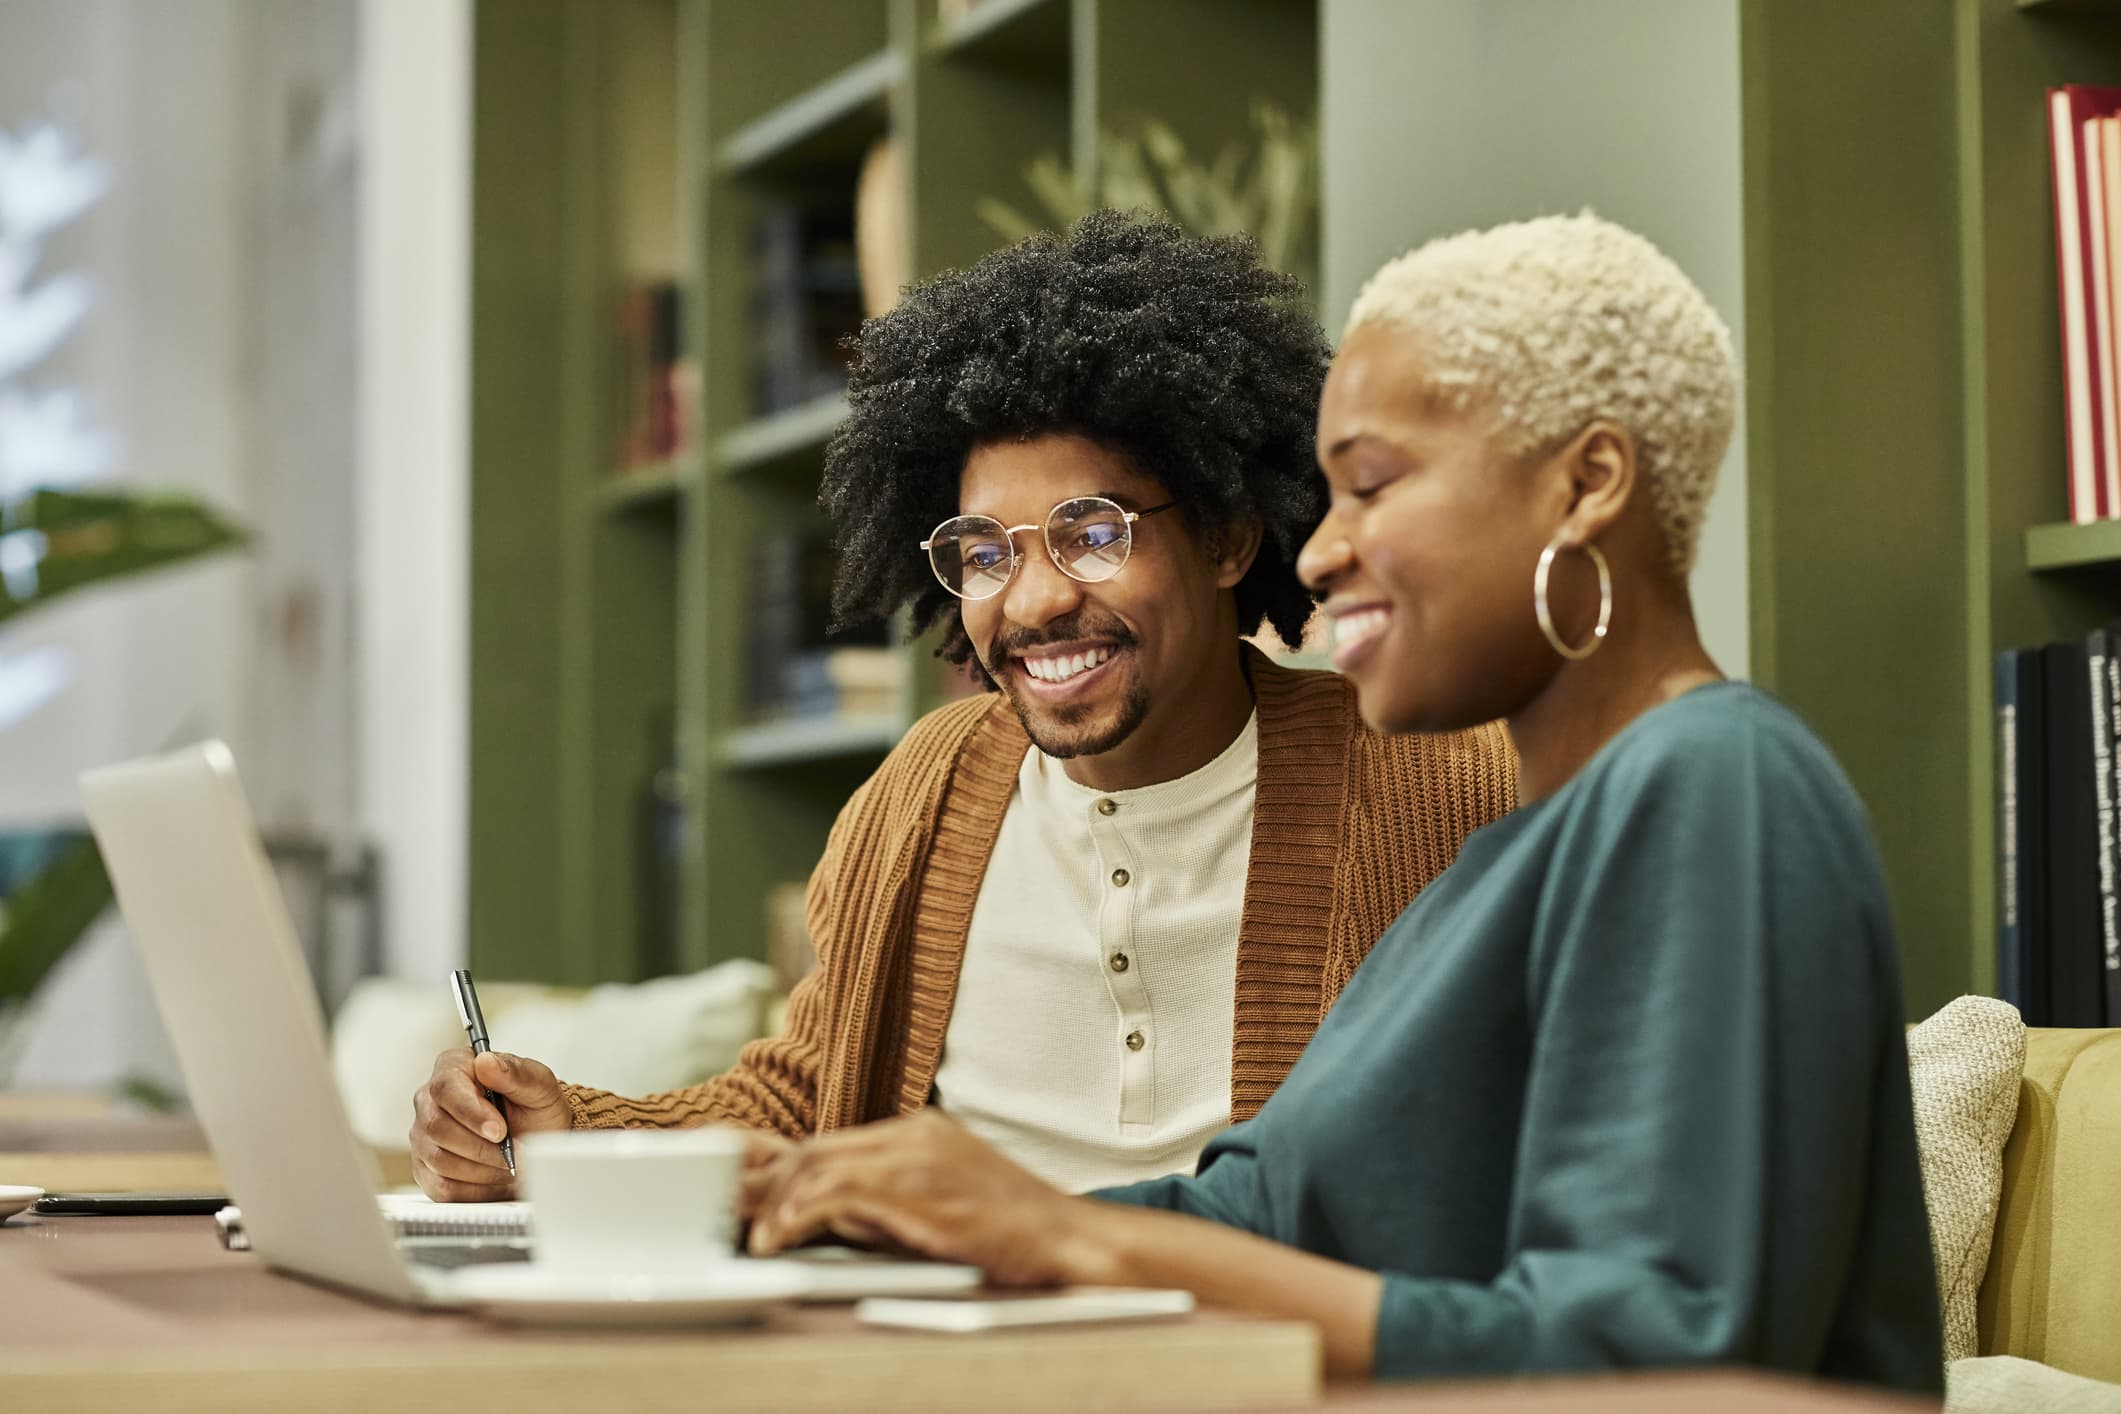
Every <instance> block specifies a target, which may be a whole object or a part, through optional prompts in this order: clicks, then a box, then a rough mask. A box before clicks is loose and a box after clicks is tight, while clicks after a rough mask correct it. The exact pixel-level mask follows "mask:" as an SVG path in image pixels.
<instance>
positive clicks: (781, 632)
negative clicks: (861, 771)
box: [745, 531, 907, 720]
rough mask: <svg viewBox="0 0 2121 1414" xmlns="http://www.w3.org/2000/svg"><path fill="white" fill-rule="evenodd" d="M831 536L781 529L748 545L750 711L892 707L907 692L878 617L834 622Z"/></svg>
mask: <svg viewBox="0 0 2121 1414" xmlns="http://www.w3.org/2000/svg"><path fill="white" fill-rule="evenodd" d="M833 569H834V565H833V555H832V544H831V541H830V540H829V539H828V538H827V537H825V536H824V535H822V534H820V533H817V532H813V531H785V532H782V533H780V534H777V535H769V536H766V537H764V538H763V539H761V540H760V541H759V542H758V543H757V544H756V545H755V546H754V547H753V550H752V566H751V617H750V627H749V631H748V635H747V641H746V644H745V649H746V672H745V684H746V692H745V705H746V707H747V709H748V710H749V712H750V715H751V716H752V717H753V718H754V719H759V720H766V719H772V718H780V717H795V716H802V717H812V716H830V715H850V714H854V713H869V712H892V711H898V710H900V709H901V708H902V707H903V706H904V704H905V702H906V700H907V683H906V666H907V665H906V662H905V659H904V655H903V654H901V653H900V652H898V651H897V650H896V649H894V648H892V647H891V646H890V629H889V626H888V625H886V624H885V623H883V622H882V621H880V620H879V621H874V622H871V623H865V624H858V625H854V626H851V627H847V628H840V629H835V628H834V627H833V624H832V576H833Z"/></svg>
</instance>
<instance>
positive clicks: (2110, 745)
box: [2084, 628, 2121, 1026]
mask: <svg viewBox="0 0 2121 1414" xmlns="http://www.w3.org/2000/svg"><path fill="white" fill-rule="evenodd" d="M2113 659H2114V643H2113V640H2112V637H2111V636H2110V635H2109V634H2108V633H2107V631H2106V630H2105V629H2103V628H2095V629H2093V630H2092V631H2091V632H2090V633H2088V634H2086V635H2085V636H2084V664H2085V674H2086V678H2087V681H2086V683H2085V692H2086V697H2087V699H2088V704H2089V707H2090V711H2091V747H2092V789H2093V810H2094V814H2093V839H2094V842H2095V845H2096V848H2097V850H2098V859H2097V864H2098V878H2099V951H2098V968H2097V971H2096V973H2095V974H2092V975H2088V976H2087V978H2086V980H2087V982H2088V983H2090V984H2091V988H2090V995H2089V996H2088V997H2087V998H2086V1004H2085V1007H2084V1016H2085V1018H2086V1021H2085V1022H2084V1024H2086V1025H2090V1026H2098V1025H2102V1024H2103V1023H2104V1021H2105V1016H2106V961H2107V959H2108V958H2111V957H2114V956H2116V955H2117V954H2121V931H2117V929H2116V924H2117V922H2121V919H2117V917H2116V895H2115V879H2114V874H2115V869H2116V866H2117V865H2121V859H2117V858H2116V854H2115V843H2114V722H2113V713H2112V698H2111V696H2110V691H2109V681H2110V678H2111V675H2112V672H2113Z"/></svg>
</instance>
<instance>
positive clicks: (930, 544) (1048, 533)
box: [921, 495, 1179, 604]
mask: <svg viewBox="0 0 2121 1414" xmlns="http://www.w3.org/2000/svg"><path fill="white" fill-rule="evenodd" d="M1075 501H1103V502H1104V503H1105V504H1106V505H1108V506H1112V507H1114V508H1115V509H1117V510H1118V511H1119V513H1120V524H1121V525H1122V526H1123V527H1125V529H1126V532H1127V558H1126V559H1124V560H1121V561H1120V562H1119V568H1118V569H1115V570H1113V571H1112V573H1110V574H1108V575H1106V576H1104V577H1103V578H1102V579H1084V578H1083V577H1082V576H1081V575H1079V574H1077V573H1075V572H1074V571H1073V570H1071V569H1069V568H1068V567H1067V566H1066V565H1064V564H1062V563H1061V559H1060V556H1058V555H1056V554H1054V553H1053V516H1054V513H1055V512H1056V511H1058V510H1060V508H1061V507H1062V506H1065V505H1068V504H1070V503H1072V502H1075ZM1178 504H1179V501H1178V500H1176V499H1173V500H1169V501H1165V502H1164V503H1163V504H1162V505H1158V506H1149V507H1146V508H1144V509H1142V510H1138V511H1130V510H1128V509H1127V508H1126V507H1125V506H1122V505H1120V503H1119V502H1118V501H1116V500H1114V499H1113V498H1112V497H1110V496H1103V495H1089V496H1069V497H1066V498H1064V499H1062V500H1058V501H1055V502H1054V503H1053V506H1052V508H1051V509H1050V510H1048V511H1047V512H1046V518H1045V519H1044V520H1042V521H1032V522H1027V523H1025V524H1023V525H1002V521H1001V517H999V516H984V515H978V514H977V513H974V514H971V515H968V514H965V513H963V512H960V513H959V514H957V515H954V516H946V517H945V518H943V519H942V520H939V521H937V522H936V523H935V529H934V530H931V531H929V532H928V538H927V539H926V540H923V541H922V542H921V549H922V550H924V551H927V552H928V572H929V573H930V574H932V575H934V576H935V582H936V583H937V584H940V585H942V586H943V588H944V589H945V590H948V591H949V592H950V593H951V594H953V595H955V596H956V597H957V598H959V599H962V600H964V601H965V602H966V603H968V604H983V603H985V602H986V601H987V600H989V599H993V598H996V597H998V596H999V595H1000V594H1001V593H1002V591H1003V590H1006V589H1007V588H1008V587H1009V586H1010V585H1011V584H1013V583H1015V581H1016V573H1017V571H1018V570H1020V569H1022V568H1023V567H1024V552H1023V551H1021V550H1019V549H1017V548H1016V532H1018V531H1019V530H1035V531H1037V532H1038V535H1039V539H1040V540H1041V541H1043V542H1044V543H1045V546H1046V558H1047V559H1048V560H1049V561H1051V562H1052V565H1053V568H1055V569H1056V570H1059V571H1060V572H1061V573H1062V574H1064V575H1066V576H1068V578H1070V579H1072V580H1074V581H1075V582H1076V583H1077V584H1106V583H1109V582H1111V581H1112V580H1115V579H1117V578H1119V575H1120V570H1124V569H1125V568H1126V567H1127V566H1128V565H1129V564H1131V563H1132V562H1133V560H1134V522H1136V521H1138V520H1146V519H1148V518H1149V517H1150V516H1153V515H1156V514H1158V513H1160V512H1163V511H1168V510H1170V509H1171V508H1172V507H1174V506H1176V505H1178ZM974 519H977V520H989V521H993V522H994V523H995V524H996V525H1001V526H1002V538H1003V539H1004V540H1006V541H1008V542H1009V573H1008V574H1007V575H1006V576H1004V577H1003V579H1002V582H1001V583H1000V584H999V585H997V586H995V589H994V593H992V594H978V595H973V594H967V593H965V592H964V591H963V590H962V589H952V588H951V586H950V581H948V580H946V579H944V578H943V572H942V570H941V569H939V568H937V566H936V563H935V553H934V551H935V542H936V536H937V532H939V531H941V530H942V528H943V527H944V526H946V525H948V524H950V522H951V521H954V520H974Z"/></svg>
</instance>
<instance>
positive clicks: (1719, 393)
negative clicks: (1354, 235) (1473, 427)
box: [1343, 212, 1738, 575]
mask: <svg viewBox="0 0 2121 1414" xmlns="http://www.w3.org/2000/svg"><path fill="white" fill-rule="evenodd" d="M1367 324H1388V325H1391V326H1393V327H1395V328H1398V329H1403V330H1406V331H1407V332H1409V333H1412V334H1414V335H1415V336H1416V337H1417V339H1418V340H1419V342H1420V347H1421V351H1422V354H1423V357H1424V359H1425V360H1426V361H1427V363H1428V365H1429V370H1430V372H1429V379H1430V387H1429V389H1428V392H1429V393H1430V395H1431V396H1433V397H1435V398H1436V399H1437V400H1438V401H1439V402H1440V403H1441V404H1442V405H1443V406H1445V407H1449V408H1453V409H1458V410H1463V409H1466V408H1469V407H1472V406H1474V405H1476V404H1481V405H1485V406H1487V407H1489V408H1491V409H1492V411H1493V414H1494V416H1495V420H1496V425H1497V427H1498V429H1499V431H1500V435H1501V437H1502V439H1503V441H1504V443H1505V446H1506V449H1507V450H1508V451H1510V452H1511V453H1512V454H1513V455H1514V454H1523V453H1528V452H1531V451H1533V450H1535V449H1537V448H1539V447H1542V446H1546V445H1549V444H1552V443H1555V442H1560V441H1563V440H1565V439H1567V438H1568V437H1570V436H1573V435H1574V434H1575V433H1576V432H1578V431H1580V430H1581V429H1582V428H1583V427H1584V426H1585V425H1586V424H1587V423H1589V422H1590V421H1591V420H1592V419H1594V418H1600V417H1605V418H1611V419H1612V420H1613V421H1615V422H1617V423H1619V424H1620V425H1621V426H1623V427H1625V428H1627V430H1628V432H1629V433H1630V434H1631V435H1632V436H1633V437H1634V439H1635V446H1636V454H1637V457H1638V461H1639V464H1640V466H1641V467H1642V470H1643V478H1644V481H1645V482H1646V483H1647V485H1648V487H1649V491H1650V503H1651V506H1652V507H1653V508H1654V509H1655V511H1656V513H1657V520H1658V524H1659V525H1660V526H1661V527H1662V528H1663V530H1664V535H1665V541H1666V543H1667V545H1668V546H1669V547H1670V550H1671V558H1672V565H1673V568H1674V569H1675V570H1677V571H1678V572H1679V573H1680V574H1681V575H1685V574H1686V573H1687V571H1688V570H1690V569H1691V568H1692V567H1693V563H1694V549H1695V545H1696V544H1697V542H1698V541H1699V539H1700V536H1701V522H1702V519H1703V517H1704V515H1705V514H1706V512H1707V508H1708V501H1709V493H1710V491H1712V490H1713V489H1714V488H1715V484H1716V469H1717V467H1718V466H1719V465H1720V464H1721V462H1722V461H1723V453H1724V448H1725V447H1726V446H1727V445H1728V444H1729V442H1730V439H1731V424H1732V420H1733V419H1734V418H1735V417H1736V415H1737V407H1738V373H1737V363H1736V360H1735V358H1734V357H1733V355H1732V351H1731V331H1730V330H1729V329H1728V328H1726V327H1725V325H1724V322H1723V320H1722V319H1720V318H1718V317H1717V314H1716V311H1715V310H1714V309H1712V308H1711V307H1710V306H1709V302H1708V300H1707V298H1706V297H1705V296H1703V294H1702V293H1701V291H1700V290H1699V289H1698V288H1697V287H1696V286H1695V285H1694V282H1693V281H1691V280H1689V279H1688V278H1687V277H1686V275H1685V273H1684V272H1682V271H1681V270H1680V268H1679V267H1678V266H1677V265H1674V264H1673V263H1672V262H1671V260H1670V259H1669V258H1667V257H1666V256H1665V255H1664V253H1663V252H1662V251H1659V250H1658V249H1657V247H1655V246H1653V245H1651V244H1650V243H1649V242H1648V241H1646V240H1644V239H1643V238H1642V237H1641V236H1638V235H1636V234H1635V233H1634V232H1633V231H1629V230H1626V229H1624V228H1622V227H1620V226H1616V225H1614V224H1613V223H1612V222H1610V221H1604V220H1601V219H1599V218H1598V217H1596V216H1593V215H1591V214H1590V213H1589V212H1585V213H1583V214H1582V215H1580V216H1546V217H1541V218H1540V219H1538V220H1534V221H1519V222H1514V223H1512V224H1509V225H1504V226H1495V227H1492V228H1490V229H1488V230H1485V231H1468V232H1465V233H1463V234H1461V235H1455V236H1446V237H1443V238H1441V239H1438V240H1433V241H1430V242H1429V243H1428V244H1427V245H1424V246H1422V247H1420V248H1419V249H1417V250H1413V251H1409V252H1408V253H1407V254H1405V255H1402V256H1400V257H1399V258H1398V259H1396V260H1393V261H1392V262H1390V263H1389V264H1387V265H1386V266H1385V267H1384V268H1383V269H1381V270H1379V271H1378V272H1377V273H1376V274H1375V275H1373V276H1371V277H1370V280H1369V283H1368V284H1366V285H1364V286H1363V288H1362V293H1361V294H1359V295H1357V296H1356V297H1355V307H1354V309H1353V310H1352V311H1351V312H1350V313H1349V315H1348V329H1347V332H1348V333H1353V332H1354V331H1355V330H1357V329H1359V328H1361V327H1363V326H1364V325H1367ZM1343 337H1345V336H1343Z"/></svg>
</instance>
